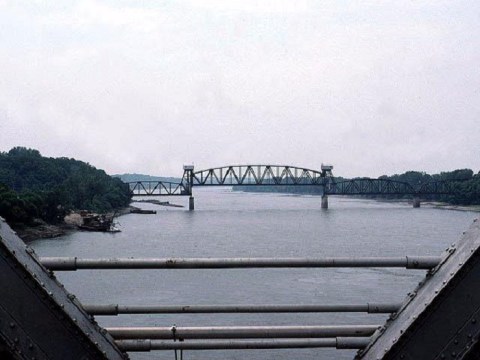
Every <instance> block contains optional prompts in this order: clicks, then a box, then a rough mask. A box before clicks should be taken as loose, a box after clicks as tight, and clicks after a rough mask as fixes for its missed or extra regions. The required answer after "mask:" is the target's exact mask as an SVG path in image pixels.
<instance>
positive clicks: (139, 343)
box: [115, 337, 370, 351]
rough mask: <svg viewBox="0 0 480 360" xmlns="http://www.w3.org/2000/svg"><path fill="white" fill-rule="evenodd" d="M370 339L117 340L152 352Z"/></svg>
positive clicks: (343, 345) (355, 343) (348, 344)
mask: <svg viewBox="0 0 480 360" xmlns="http://www.w3.org/2000/svg"><path fill="white" fill-rule="evenodd" d="M369 342H370V338H369V337H358V338H350V337H334V338H326V339H269V340H209V341H196V340H193V341H175V342H174V341H165V340H150V339H141V340H117V341H115V343H116V344H117V346H118V347H119V348H120V350H122V351H151V350H219V349H221V350H233V349H289V348H336V349H363V348H365V347H366V346H367V345H368V343H369Z"/></svg>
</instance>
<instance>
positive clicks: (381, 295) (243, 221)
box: [32, 189, 475, 360]
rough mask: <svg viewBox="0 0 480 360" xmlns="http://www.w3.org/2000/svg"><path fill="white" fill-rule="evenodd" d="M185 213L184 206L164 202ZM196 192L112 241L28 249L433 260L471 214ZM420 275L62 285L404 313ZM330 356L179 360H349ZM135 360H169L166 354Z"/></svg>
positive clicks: (309, 317)
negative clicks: (396, 307)
mask: <svg viewBox="0 0 480 360" xmlns="http://www.w3.org/2000/svg"><path fill="white" fill-rule="evenodd" d="M168 200H169V201H170V202H172V203H181V204H183V205H187V206H188V198H187V197H185V198H179V197H175V198H170V199H168ZM329 201H330V209H328V210H326V211H325V210H321V209H320V197H317V196H298V195H295V196H291V195H282V194H254V193H237V192H231V191H230V190H229V189H199V190H198V189H195V208H196V209H195V211H193V212H189V211H187V210H186V209H185V208H183V209H181V208H167V207H158V206H156V205H151V204H141V207H142V208H145V209H156V210H157V214H156V215H137V214H131V215H126V216H123V217H121V218H120V219H119V222H120V227H121V229H122V232H121V233H116V234H102V233H88V232H77V233H74V234H71V235H68V236H65V237H62V238H59V239H51V240H41V241H36V242H34V243H32V246H33V247H34V248H35V250H36V252H37V253H38V254H40V255H42V256H78V257H130V256H132V257H267V256H268V257H271V256H277V257H302V256H308V257H323V256H377V255H378V256H380V255H381V256H404V255H409V254H410V255H440V253H441V252H442V251H443V250H444V249H445V248H446V247H447V246H448V245H450V244H451V243H452V242H454V241H457V239H458V238H459V236H460V234H461V232H462V231H464V230H465V229H466V228H467V227H468V226H469V225H470V223H471V221H472V220H473V218H474V217H475V214H473V213H470V212H457V211H444V210H436V209H431V208H420V209H413V208H411V205H407V204H401V203H382V202H375V201H370V200H358V199H348V198H338V197H337V198H335V197H330V199H329ZM423 276H424V271H418V270H410V271H407V270H402V269H398V270H397V269H230V270H221V269H219V270H148V271H147V270H138V271H137V270H129V271H121V270H105V271H79V272H72V273H59V279H60V281H62V282H63V283H64V284H65V285H66V288H67V289H68V290H69V291H71V292H73V293H75V294H76V295H77V296H78V298H79V300H80V301H81V302H84V303H120V304H126V305H128V304H131V305H133V304H161V305H172V304H267V303H268V304H286V303H288V304H335V303H345V304H356V303H360V304H365V303H367V302H373V301H378V302H380V301H384V302H389V301H394V302H398V301H401V300H402V299H403V298H404V297H405V295H406V293H407V292H408V291H410V290H411V289H412V288H413V287H414V286H416V284H417V283H418V282H419V281H420V280H421V279H422V278H423ZM385 318H386V316H385V315H367V314H181V315H135V316H133V315H123V316H119V317H97V320H98V322H99V323H100V324H101V325H103V326H114V325H115V326H118V325H125V326H133V325H137V326H142V325H144V326H171V325H172V324H176V325H177V326H190V325H193V326H195V325H197V326H198V325H326V324H381V323H383V321H384V320H385ZM354 353H355V352H354V351H351V350H341V351H340V350H329V349H300V350H250V351H247V350H238V351H237V350H235V351H218V350H217V351H197V352H185V355H184V359H189V360H190V359H292V358H298V359H317V360H318V359H333V358H335V359H352V358H353V355H354ZM131 358H132V359H159V358H161V359H174V354H173V351H170V352H168V353H162V352H152V353H144V354H132V355H131Z"/></svg>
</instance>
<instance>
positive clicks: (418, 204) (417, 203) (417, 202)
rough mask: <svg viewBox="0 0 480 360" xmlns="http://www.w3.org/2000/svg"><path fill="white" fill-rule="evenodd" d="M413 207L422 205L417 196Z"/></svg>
mask: <svg viewBox="0 0 480 360" xmlns="http://www.w3.org/2000/svg"><path fill="white" fill-rule="evenodd" d="M413 207H414V208H419V207H420V199H419V198H417V197H414V198H413Z"/></svg>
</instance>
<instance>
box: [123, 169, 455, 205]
mask: <svg viewBox="0 0 480 360" xmlns="http://www.w3.org/2000/svg"><path fill="white" fill-rule="evenodd" d="M332 170H333V166H332V165H323V164H322V166H321V168H320V170H312V169H307V168H302V167H297V166H289V165H228V166H222V167H215V168H209V169H205V170H199V171H195V169H194V166H192V165H185V166H184V167H183V177H182V180H181V182H179V183H173V182H166V181H133V182H129V183H128V184H129V187H130V191H131V193H132V195H133V196H189V209H190V210H193V209H194V207H195V206H194V197H193V188H194V187H201V186H209V187H211V186H248V187H250V186H318V187H321V189H322V204H321V207H322V208H323V209H327V208H328V196H329V195H344V196H349V195H350V196H362V195H410V196H411V197H412V199H413V207H419V206H420V199H421V198H422V197H425V196H427V195H442V194H453V192H454V190H455V184H456V181H432V182H427V183H422V184H410V183H407V182H402V181H394V180H389V179H383V178H378V179H372V178H355V179H349V180H343V179H342V180H337V179H335V177H334V176H333V173H332Z"/></svg>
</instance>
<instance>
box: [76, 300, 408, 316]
mask: <svg viewBox="0 0 480 360" xmlns="http://www.w3.org/2000/svg"><path fill="white" fill-rule="evenodd" d="M400 306H401V304H400V303H397V304H396V303H390V304H386V303H367V304H360V305H358V304H357V305H341V304H335V305H285V304H279V305H118V304H95V305H92V304H85V305H83V306H82V307H83V308H84V309H85V311H86V312H87V313H89V314H90V315H119V314H218V313H311V312H318V313H320V312H364V313H368V314H378V313H392V312H396V311H398V310H399V309H400Z"/></svg>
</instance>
